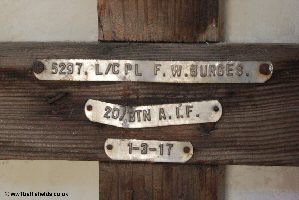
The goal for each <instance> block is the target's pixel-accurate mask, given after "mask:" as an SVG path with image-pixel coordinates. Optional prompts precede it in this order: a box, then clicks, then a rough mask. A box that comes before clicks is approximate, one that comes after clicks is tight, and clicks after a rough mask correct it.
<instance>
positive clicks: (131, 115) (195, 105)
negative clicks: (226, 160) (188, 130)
mask: <svg viewBox="0 0 299 200" xmlns="http://www.w3.org/2000/svg"><path fill="white" fill-rule="evenodd" d="M85 114H86V116H87V118H88V119H89V120H90V121H93V122H98V123H102V124H108V125H112V126H116V127H123V128H145V127H156V126H169V125H182V124H197V123H207V122H216V121H218V120H219V119H220V117H221V115H222V107H221V104H220V103H219V102H218V101H216V100H212V101H202V102H189V103H179V104H164V105H148V106H137V107H129V106H121V105H116V104H111V103H106V102H102V101H97V100H92V99H90V100H88V101H87V103H86V105H85Z"/></svg>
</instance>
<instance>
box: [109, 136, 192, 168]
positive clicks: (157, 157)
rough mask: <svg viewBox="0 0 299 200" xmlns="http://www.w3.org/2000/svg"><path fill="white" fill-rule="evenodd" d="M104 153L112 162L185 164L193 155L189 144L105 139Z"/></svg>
mask: <svg viewBox="0 0 299 200" xmlns="http://www.w3.org/2000/svg"><path fill="white" fill-rule="evenodd" d="M105 152H106V154H107V156H108V157H109V158H111V159H112V160H125V161H144V162H172V163H185V162H187V161H188V160H189V159H190V158H191V157H192V155H193V146H192V144H191V143H190V142H178V141H156V140H127V139H107V140H106V142H105Z"/></svg>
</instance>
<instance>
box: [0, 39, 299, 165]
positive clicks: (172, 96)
mask: <svg viewBox="0 0 299 200" xmlns="http://www.w3.org/2000/svg"><path fill="white" fill-rule="evenodd" d="M37 58H66V59H67V58H78V59H79V58H86V59H88V58H98V59H149V60H270V61H272V62H273V64H274V74H273V77H272V78H271V80H269V81H268V82H267V83H265V84H159V83H136V82H135V83H133V82H81V83H79V82H56V81H52V82H51V81H39V80H37V79H36V78H35V77H34V76H33V74H32V71H31V65H32V63H33V61H34V60H35V59H37ZM0 80H1V81H0V159H67V160H100V161H108V160H109V158H108V157H107V156H106V155H105V152H104V142H105V140H106V138H136V139H158V140H178V141H191V142H192V144H193V146H194V155H193V158H192V159H191V160H190V161H189V163H196V164H248V165H297V166H299V46H298V45H238V44H233V45H228V44H214V45H199V44H197V45H194V44H192V45H191V44H126V43H113V44H108V43H101V44H97V43H0ZM61 93H64V95H62V97H61ZM57 95H58V96H59V97H61V98H58V100H57V101H54V102H53V99H54V100H55V96H57ZM53 97H54V98H53ZM88 99H98V100H101V101H106V102H112V103H118V104H125V105H146V104H163V103H178V102H186V101H201V100H211V99H218V100H219V101H220V102H221V104H222V106H223V115H222V118H221V119H220V121H219V122H218V123H215V124H201V125H200V124H197V125H186V126H171V127H160V128H145V129H138V130H129V129H122V128H116V127H112V126H108V125H102V124H98V123H92V122H90V121H89V120H88V119H87V118H86V117H85V114H84V104H85V102H86V101H87V100H88Z"/></svg>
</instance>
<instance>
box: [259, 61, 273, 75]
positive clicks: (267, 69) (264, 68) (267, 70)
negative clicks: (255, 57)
mask: <svg viewBox="0 0 299 200" xmlns="http://www.w3.org/2000/svg"><path fill="white" fill-rule="evenodd" d="M271 72H272V71H271V65H270V64H268V63H263V64H261V65H260V73H261V74H263V75H265V76H268V75H270V74H271Z"/></svg>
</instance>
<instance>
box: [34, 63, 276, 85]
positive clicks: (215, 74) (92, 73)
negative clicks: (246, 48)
mask: <svg viewBox="0 0 299 200" xmlns="http://www.w3.org/2000/svg"><path fill="white" fill-rule="evenodd" d="M35 65H36V66H39V67H34V69H36V71H35V73H34V74H35V76H36V77H37V78H38V79H40V80H62V81H140V82H164V83H263V82H265V81H267V80H268V79H269V78H270V77H271V76H272V73H273V65H272V63H271V62H267V61H259V62H258V61H242V62H240V61H145V60H84V59H69V60H68V59H42V60H38V61H37V63H36V64H35ZM41 65H44V68H43V70H42V71H41V70H40V69H41ZM261 68H263V69H261Z"/></svg>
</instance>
